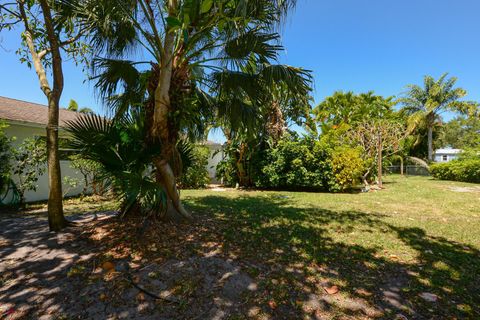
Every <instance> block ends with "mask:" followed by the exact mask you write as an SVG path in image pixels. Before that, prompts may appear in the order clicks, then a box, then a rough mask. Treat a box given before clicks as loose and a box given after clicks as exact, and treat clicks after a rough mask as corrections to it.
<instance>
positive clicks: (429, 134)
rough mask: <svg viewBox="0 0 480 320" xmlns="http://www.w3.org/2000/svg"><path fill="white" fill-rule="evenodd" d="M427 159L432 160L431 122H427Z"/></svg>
mask: <svg viewBox="0 0 480 320" xmlns="http://www.w3.org/2000/svg"><path fill="white" fill-rule="evenodd" d="M427 143H428V161H433V124H430V123H429V124H428V142H427Z"/></svg>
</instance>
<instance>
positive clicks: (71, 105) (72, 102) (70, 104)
mask: <svg viewBox="0 0 480 320" xmlns="http://www.w3.org/2000/svg"><path fill="white" fill-rule="evenodd" d="M67 110H70V111H74V112H77V111H78V103H77V101H75V100H73V99H70V101H69V102H68V107H67Z"/></svg>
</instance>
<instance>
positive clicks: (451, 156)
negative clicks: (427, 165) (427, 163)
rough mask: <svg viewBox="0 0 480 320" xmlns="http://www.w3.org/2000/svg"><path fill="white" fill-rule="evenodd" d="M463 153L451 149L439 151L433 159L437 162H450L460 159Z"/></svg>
mask: <svg viewBox="0 0 480 320" xmlns="http://www.w3.org/2000/svg"><path fill="white" fill-rule="evenodd" d="M460 153H462V150H461V149H452V148H450V147H447V148H443V149H437V150H435V152H434V154H433V159H434V161H435V162H448V161H452V160H455V159H457V158H458V156H459V155H460Z"/></svg>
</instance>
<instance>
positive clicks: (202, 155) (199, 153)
mask: <svg viewBox="0 0 480 320" xmlns="http://www.w3.org/2000/svg"><path fill="white" fill-rule="evenodd" d="M181 150H182V149H181ZM182 154H185V155H186V156H187V159H185V160H183V161H182V166H183V170H182V174H181V175H180V177H179V184H180V187H181V188H184V189H186V188H192V189H198V188H205V187H206V186H207V185H208V184H209V183H210V176H209V174H208V170H207V165H208V158H209V157H210V149H209V148H208V147H206V146H204V145H194V146H191V147H190V148H189V149H188V150H185V148H183V152H182Z"/></svg>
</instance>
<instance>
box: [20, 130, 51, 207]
mask: <svg viewBox="0 0 480 320" xmlns="http://www.w3.org/2000/svg"><path fill="white" fill-rule="evenodd" d="M13 150H14V151H13V174H14V175H15V176H16V177H17V179H16V181H17V182H16V183H15V185H16V188H17V190H18V192H19V195H20V204H21V205H23V204H24V203H25V193H26V192H27V191H36V190H37V188H38V185H37V182H38V179H39V178H40V176H41V175H43V174H44V173H45V170H46V169H47V168H46V166H45V163H46V162H47V148H46V144H45V141H44V140H43V139H40V138H26V139H24V140H23V141H22V143H21V144H20V145H19V146H18V147H16V148H15V149H13Z"/></svg>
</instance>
